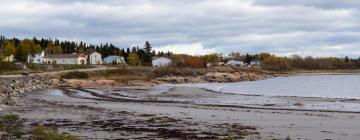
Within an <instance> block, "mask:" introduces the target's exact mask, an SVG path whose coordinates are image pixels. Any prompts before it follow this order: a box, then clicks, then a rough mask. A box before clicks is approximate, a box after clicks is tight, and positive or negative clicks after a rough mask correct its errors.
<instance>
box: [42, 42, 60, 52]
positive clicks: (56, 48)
mask: <svg viewBox="0 0 360 140" xmlns="http://www.w3.org/2000/svg"><path fill="white" fill-rule="evenodd" d="M45 51H46V53H47V54H62V53H63V50H62V48H61V46H56V45H55V44H53V43H51V44H49V45H48V46H47V48H46V49H45Z"/></svg>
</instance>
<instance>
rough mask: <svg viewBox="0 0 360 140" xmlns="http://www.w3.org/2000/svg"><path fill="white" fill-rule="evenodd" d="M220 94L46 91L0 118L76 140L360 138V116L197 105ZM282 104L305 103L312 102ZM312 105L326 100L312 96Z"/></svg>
mask: <svg viewBox="0 0 360 140" xmlns="http://www.w3.org/2000/svg"><path fill="white" fill-rule="evenodd" d="M219 95H222V94H219V93H217V92H213V91H209V90H206V89H202V88H194V87H176V88H163V87H160V88H159V87H157V88H154V87H151V86H150V87H149V86H137V87H116V88H106V89H97V88H92V89H46V90H40V91H35V92H33V93H31V94H29V95H27V96H24V97H21V98H19V105H17V106H15V107H5V108H4V109H3V110H2V111H0V112H1V113H4V112H7V113H9V112H10V113H14V114H18V115H19V116H20V118H22V119H23V121H24V122H25V124H26V126H27V127H30V126H34V125H39V124H41V125H47V126H55V127H57V128H59V130H60V131H61V132H66V133H70V134H73V135H76V136H79V138H81V139H149V138H154V139H225V138H234V139H272V138H276V139H284V138H286V137H288V136H289V137H290V138H291V139H341V140H343V139H349V140H351V139H356V138H358V137H359V136H360V133H359V132H358V131H357V130H360V126H359V125H358V124H359V123H360V112H357V111H337V110H327V109H301V107H299V108H283V107H277V106H272V105H269V104H263V105H230V104H217V103H208V102H194V101H196V100H200V99H206V98H212V97H213V98H216V97H219ZM222 96H223V95H222ZM229 96H231V95H229ZM253 97H257V96H253ZM244 98H245V97H244ZM279 98H280V97H279ZM281 98H291V99H292V100H296V101H297V102H298V101H302V102H305V103H306V101H308V100H309V98H299V97H281ZM311 101H312V102H314V101H315V102H324V101H325V102H327V101H329V100H327V99H322V98H311ZM352 102H354V101H352ZM356 102H357V101H356Z"/></svg>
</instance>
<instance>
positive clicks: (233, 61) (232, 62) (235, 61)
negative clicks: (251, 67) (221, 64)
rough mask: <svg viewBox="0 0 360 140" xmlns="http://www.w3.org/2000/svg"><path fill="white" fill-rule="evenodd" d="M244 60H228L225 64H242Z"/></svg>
mask: <svg viewBox="0 0 360 140" xmlns="http://www.w3.org/2000/svg"><path fill="white" fill-rule="evenodd" d="M243 64H244V62H243V61H238V60H229V61H228V62H227V63H226V65H230V66H243Z"/></svg>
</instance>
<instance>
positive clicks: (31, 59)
mask: <svg viewBox="0 0 360 140" xmlns="http://www.w3.org/2000/svg"><path fill="white" fill-rule="evenodd" d="M44 57H45V51H42V52H41V53H36V54H29V55H28V56H27V62H28V63H35V64H42V63H45V59H44Z"/></svg>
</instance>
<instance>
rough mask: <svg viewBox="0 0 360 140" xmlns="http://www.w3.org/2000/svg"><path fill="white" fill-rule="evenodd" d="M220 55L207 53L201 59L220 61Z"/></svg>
mask: <svg viewBox="0 0 360 140" xmlns="http://www.w3.org/2000/svg"><path fill="white" fill-rule="evenodd" d="M220 58H221V55H219V54H216V53H213V54H208V55H204V56H203V59H204V60H205V61H206V62H218V61H220Z"/></svg>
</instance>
